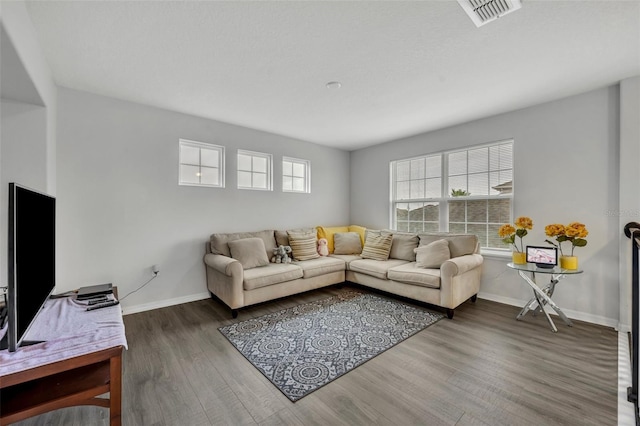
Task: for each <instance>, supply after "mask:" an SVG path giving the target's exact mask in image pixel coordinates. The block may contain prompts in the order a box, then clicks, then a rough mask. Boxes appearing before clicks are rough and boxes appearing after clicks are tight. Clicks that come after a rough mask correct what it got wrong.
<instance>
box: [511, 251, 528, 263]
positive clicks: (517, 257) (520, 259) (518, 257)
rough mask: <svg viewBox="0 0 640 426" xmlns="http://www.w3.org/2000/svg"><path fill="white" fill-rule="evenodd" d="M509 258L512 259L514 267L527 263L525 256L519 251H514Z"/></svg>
mask: <svg viewBox="0 0 640 426" xmlns="http://www.w3.org/2000/svg"><path fill="white" fill-rule="evenodd" d="M511 257H512V259H513V263H515V264H516V265H524V264H525V263H527V254H526V253H523V252H519V251H514V252H513V253H511Z"/></svg>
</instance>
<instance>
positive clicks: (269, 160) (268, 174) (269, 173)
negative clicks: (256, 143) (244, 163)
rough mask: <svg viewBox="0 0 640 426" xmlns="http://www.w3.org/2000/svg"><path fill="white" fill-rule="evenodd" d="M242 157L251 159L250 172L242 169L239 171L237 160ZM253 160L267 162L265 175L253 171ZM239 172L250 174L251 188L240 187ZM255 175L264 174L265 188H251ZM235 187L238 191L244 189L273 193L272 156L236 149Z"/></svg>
mask: <svg viewBox="0 0 640 426" xmlns="http://www.w3.org/2000/svg"><path fill="white" fill-rule="evenodd" d="M241 155H244V156H249V157H251V170H244V169H242V170H241V169H240V166H239V163H240V161H239V159H240V156H241ZM254 158H263V159H265V160H266V161H267V171H266V172H265V173H263V172H256V171H254V169H253V167H254V166H253V159H254ZM240 172H249V173H251V186H241V185H240ZM255 174H264V175H265V179H266V183H267V187H266V188H260V187H256V186H253V179H254V175H255ZM236 187H237V188H238V189H246V190H253V191H273V155H272V154H267V153H266V152H257V151H248V150H245V149H238V151H237V155H236Z"/></svg>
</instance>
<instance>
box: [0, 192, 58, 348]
mask: <svg viewBox="0 0 640 426" xmlns="http://www.w3.org/2000/svg"><path fill="white" fill-rule="evenodd" d="M8 219H9V234H8V242H9V249H8V263H7V270H8V292H7V311H8V319H7V323H8V330H7V333H6V335H5V337H4V338H3V340H2V342H1V343H0V348H3V349H4V348H5V346H6V347H7V348H8V349H9V351H11V352H15V351H16V350H17V349H18V347H19V346H21V345H28V344H29V343H32V342H26V341H24V337H25V335H26V334H27V331H29V328H30V327H31V325H32V324H33V321H34V320H35V318H36V316H37V315H38V312H40V310H41V309H42V307H43V306H44V303H45V302H46V301H47V299H49V296H50V295H51V293H52V292H53V289H54V288H55V285H56V199H55V198H54V197H51V196H49V195H46V194H43V193H40V192H37V191H33V190H31V189H29V188H25V187H24V186H20V185H18V184H15V183H10V184H9V216H8Z"/></svg>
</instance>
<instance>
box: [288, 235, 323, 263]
mask: <svg viewBox="0 0 640 426" xmlns="http://www.w3.org/2000/svg"><path fill="white" fill-rule="evenodd" d="M287 234H288V235H289V245H290V246H291V251H292V252H293V258H294V259H295V260H309V259H315V258H317V257H320V255H319V254H318V241H317V237H316V234H315V232H309V233H296V232H287Z"/></svg>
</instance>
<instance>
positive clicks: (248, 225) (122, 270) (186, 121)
mask: <svg viewBox="0 0 640 426" xmlns="http://www.w3.org/2000/svg"><path fill="white" fill-rule="evenodd" d="M58 108H59V109H58V119H59V121H58V131H59V132H58V151H57V164H58V168H57V170H58V184H57V199H58V235H59V237H58V268H59V269H58V270H59V274H58V283H59V287H60V288H61V289H65V288H66V289H72V288H77V287H79V286H82V285H88V284H98V283H101V282H113V283H114V284H115V285H117V286H118V287H119V293H120V296H123V295H125V294H126V293H128V292H129V291H131V290H134V289H135V288H136V287H137V286H139V285H140V284H142V283H143V282H145V281H146V280H147V279H149V277H150V276H151V270H150V269H151V266H152V265H153V264H160V274H159V276H158V278H156V279H155V280H154V281H152V282H151V283H150V284H149V285H148V286H146V287H145V288H144V289H142V290H140V291H139V292H137V293H134V294H132V295H131V296H130V297H129V298H128V299H127V300H125V301H124V302H123V305H124V307H125V310H126V311H127V312H132V311H136V310H141V309H147V308H153V307H157V306H164V305H166V304H171V303H179V302H183V301H187V300H194V299H197V298H202V297H207V293H206V291H207V290H206V284H205V274H204V271H205V268H204V264H203V262H202V257H203V255H204V251H205V242H206V241H207V240H208V237H209V235H210V234H211V233H214V232H230V231H250V230H261V229H291V228H296V227H302V226H317V225H339V224H346V223H348V219H349V185H348V179H349V153H348V152H346V151H341V150H337V149H332V148H326V147H322V146H320V145H316V144H311V143H307V142H302V141H298V140H292V139H288V138H286V137H283V136H277V135H273V134H269V133H264V132H260V131H256V130H251V129H247V128H242V127H237V126H233V125H229V124H224V123H220V122H215V121H211V120H207V119H202V118H198V117H193V116H188V115H184V114H179V113H175V112H170V111H165V110H161V109H156V108H152V107H148V106H143V105H139V104H134V103H130V102H125V101H121V100H116V99H112V98H106V97H103V96H98V95H93V94H89V93H84V92H78V91H73V90H69V89H62V88H61V89H60V90H59V103H58ZM180 138H186V139H191V140H196V141H201V142H209V143H215V144H219V145H223V146H225V147H226V188H224V189H219V188H203V187H190V186H179V185H178V140H179V139H180ZM237 149H247V150H253V151H260V152H266V153H270V154H272V155H273V159H274V191H270V192H265V191H248V190H238V189H236V188H235V186H236V175H235V168H236V167H235V166H236V150H237ZM282 156H291V157H296V158H303V159H308V160H311V171H312V177H311V194H294V193H283V192H282V191H281V187H282V177H281V173H282V166H281V162H282Z"/></svg>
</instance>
